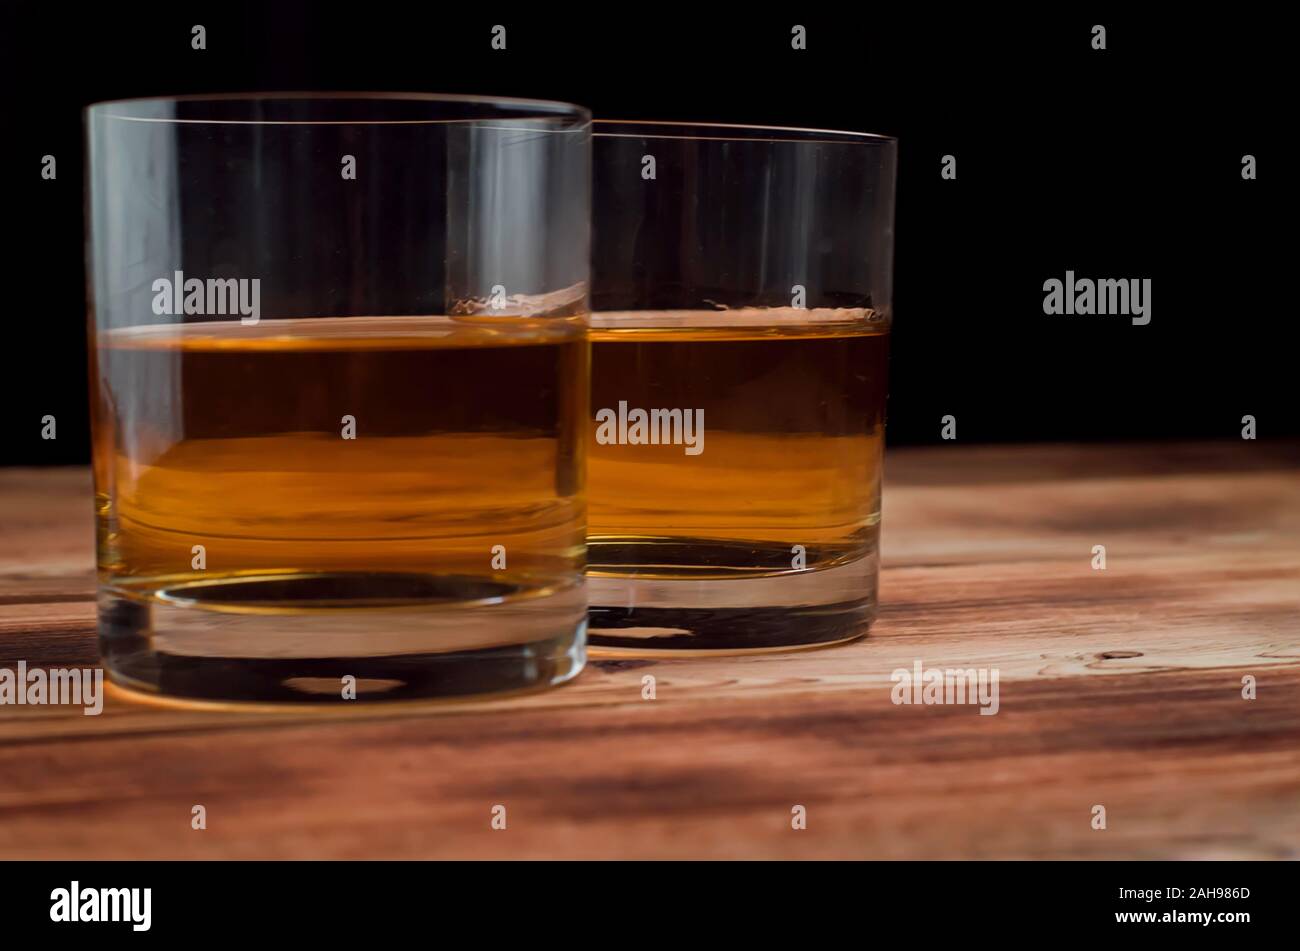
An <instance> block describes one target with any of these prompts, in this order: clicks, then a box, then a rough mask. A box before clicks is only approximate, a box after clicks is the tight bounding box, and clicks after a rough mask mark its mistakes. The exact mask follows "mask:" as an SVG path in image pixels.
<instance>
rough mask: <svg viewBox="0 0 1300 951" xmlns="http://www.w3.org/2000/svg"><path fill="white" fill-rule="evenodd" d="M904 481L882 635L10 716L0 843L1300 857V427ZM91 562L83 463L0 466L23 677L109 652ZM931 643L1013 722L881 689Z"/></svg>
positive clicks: (227, 852)
mask: <svg viewBox="0 0 1300 951" xmlns="http://www.w3.org/2000/svg"><path fill="white" fill-rule="evenodd" d="M887 472H888V482H887V487H886V496H885V539H884V563H885V569H884V571H883V576H882V583H881V597H882V601H883V610H882V614H881V617H880V620H879V622H878V624H877V626H876V627H875V628H874V629H873V631H872V635H871V637H870V638H868V639H867V640H864V641H861V642H858V643H856V644H854V645H851V646H848V647H841V648H833V649H827V650H819V651H810V652H805V653H796V654H788V655H764V656H757V657H746V658H714V659H695V660H671V661H668V660H656V661H644V660H637V661H597V662H594V663H592V664H591V665H590V666H589V667H588V669H587V670H586V671H585V672H584V673H583V674H582V676H581V677H579V678H578V679H577V681H576V682H574V683H572V684H570V685H568V686H566V687H563V688H561V689H559V690H555V691H551V692H548V693H544V694H537V695H533V696H530V697H525V698H518V699H513V700H499V701H496V702H490V703H477V704H466V705H460V706H454V707H443V708H440V709H439V710H437V711H435V712H430V711H429V710H428V709H427V708H425V709H420V710H411V709H403V710H400V711H393V710H384V709H380V710H378V711H356V710H354V711H351V712H350V715H343V714H319V713H300V712H294V713H261V712H259V713H239V714H222V713H211V712H197V711H188V710H172V709H162V708H158V707H151V706H144V705H140V704H137V703H133V702H131V701H129V700H127V699H125V698H123V697H121V696H110V697H109V698H108V700H107V703H106V705H105V710H104V713H103V715H101V716H98V717H87V716H83V715H82V713H81V710H80V708H68V707H32V706H22V707H17V706H0V776H3V777H4V781H3V782H0V857H6V858H15V857H23V858H134V857H140V858H177V857H180V858H207V857H219V858H255V857H267V858H287V857H307V858H360V857H406V858H416V857H439V858H442V857H474V858H491V857H511V856H514V857H530V858H541V857H548V856H555V857H655V858H667V857H728V858H756V857H788V858H812V857H837V858H854V857H871V858H940V857H943V858H976V857H978V858H990V857H1070V858H1092V857H1135V858H1156V857H1170V858H1212V857H1261V858H1263V857H1288V858H1297V857H1300V446H1297V445H1294V444H1269V443H1264V442H1245V441H1238V442H1225V443H1222V444H1216V445H1204V444H1203V445H1161V446H1121V447H1114V446H1099V447H1088V448H1081V447H1060V446H1057V447H1037V448H966V447H958V446H953V447H944V448H933V449H922V450H899V451H891V452H890V453H889V456H888V460H887ZM1094 545H1104V546H1105V548H1106V569H1105V570H1104V571H1102V570H1095V569H1094V568H1093V567H1092V565H1093V553H1092V550H1093V546H1094ZM92 551H93V548H92V537H91V500H90V496H89V479H88V475H87V473H86V471H84V470H81V469H55V470H30V469H29V470H8V471H3V472H0V665H7V666H14V665H16V663H17V661H19V660H25V661H27V662H28V664H29V665H30V664H43V665H49V666H81V665H92V664H94V663H95V662H96V650H95V641H94V635H93V630H94V611H95V605H94V599H93V573H92V567H91V566H92ZM916 660H921V661H922V662H923V664H924V665H925V667H926V668H930V667H936V668H972V667H974V668H997V669H998V670H999V672H1000V678H1001V679H1000V710H999V712H998V714H997V715H995V716H981V715H980V714H979V712H978V708H977V707H974V706H969V705H965V706H963V705H919V706H917V705H896V704H894V703H892V702H891V688H892V687H893V683H892V682H891V679H890V675H891V672H892V671H894V670H895V669H897V668H911V667H912V666H913V664H914V662H915V661H916ZM648 673H649V674H653V675H654V677H655V678H656V681H657V689H656V699H654V700H643V699H641V697H642V677H643V676H644V675H646V674H648ZM1246 675H1250V676H1253V677H1254V678H1255V680H1256V690H1257V696H1256V699H1253V700H1249V699H1244V698H1243V696H1242V692H1243V686H1242V678H1243V677H1244V676H1246ZM196 804H201V805H203V806H204V807H205V808H206V812H207V828H206V830H202V831H196V830H193V829H192V828H191V815H192V807H193V806H194V805H196ZM496 805H504V806H506V820H507V821H506V826H507V827H506V829H505V830H494V829H493V828H492V827H491V818H492V809H493V807H494V806H496ZM1097 805H1102V806H1104V807H1105V810H1106V828H1105V829H1104V830H1099V829H1094V828H1093V812H1094V806H1097ZM795 806H803V807H805V809H806V815H807V828H806V829H800V830H796V829H793V828H792V827H791V826H792V822H791V817H792V809H793V808H794V807H795Z"/></svg>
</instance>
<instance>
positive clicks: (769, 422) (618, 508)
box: [588, 309, 888, 651]
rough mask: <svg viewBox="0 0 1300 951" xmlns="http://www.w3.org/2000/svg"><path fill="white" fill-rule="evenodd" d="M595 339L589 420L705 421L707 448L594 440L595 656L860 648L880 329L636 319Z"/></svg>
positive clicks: (805, 315)
mask: <svg viewBox="0 0 1300 951" xmlns="http://www.w3.org/2000/svg"><path fill="white" fill-rule="evenodd" d="M592 326H593V329H592V395H591V399H592V410H593V413H597V414H599V412H600V411H601V409H602V408H604V409H606V410H609V411H610V412H611V413H612V412H618V411H619V410H621V412H622V416H623V417H626V416H628V415H630V414H631V412H632V409H631V408H638V409H643V410H645V411H647V413H649V412H650V411H652V410H654V409H660V410H678V409H679V410H681V411H683V413H689V412H691V411H699V415H698V417H697V418H699V419H700V420H702V423H703V427H702V428H703V432H702V434H701V437H700V440H699V441H700V443H701V446H702V449H701V451H700V452H699V453H698V454H691V453H689V452H687V451H686V450H687V448H689V447H688V445H687V441H686V440H685V439H682V440H673V439H671V438H668V437H669V436H671V433H667V434H666V435H665V438H661V439H658V440H657V441H656V442H650V441H649V440H645V441H641V440H636V439H621V440H620V439H611V438H606V439H603V440H600V439H597V438H595V430H594V429H593V434H592V437H591V438H590V439H589V443H588V451H589V458H590V465H589V530H588V535H589V563H590V569H589V575H590V578H591V581H592V588H591V590H592V605H593V610H592V631H591V642H592V643H593V644H594V645H603V646H605V647H614V648H633V649H637V650H642V651H646V650H650V651H653V650H658V649H664V650H677V649H683V648H685V649H699V648H703V649H718V650H750V649H764V648H771V647H777V646H790V645H791V644H796V645H797V644H814V643H825V642H828V641H836V640H844V639H848V638H850V637H854V636H857V635H859V634H861V633H863V632H864V631H865V630H866V625H867V623H868V622H869V620H870V614H871V612H872V610H873V609H874V603H875V559H876V548H877V538H878V526H879V520H880V477H881V450H882V438H883V430H884V414H885V392H886V388H885V385H886V358H887V341H888V321H887V319H885V318H884V317H883V316H882V315H879V314H876V313H874V312H872V311H870V310H865V309H855V310H816V311H811V310H794V309H791V310H749V311H719V312H713V311H707V312H669V313H660V312H634V313H617V314H596V315H593V317H592ZM616 408H617V409H616ZM606 418H609V414H608V413H607V415H606ZM662 418H663V417H662V416H661V419H662ZM625 428H627V427H625ZM652 428H653V427H652ZM659 428H660V429H664V428H665V427H664V426H660V427H659Z"/></svg>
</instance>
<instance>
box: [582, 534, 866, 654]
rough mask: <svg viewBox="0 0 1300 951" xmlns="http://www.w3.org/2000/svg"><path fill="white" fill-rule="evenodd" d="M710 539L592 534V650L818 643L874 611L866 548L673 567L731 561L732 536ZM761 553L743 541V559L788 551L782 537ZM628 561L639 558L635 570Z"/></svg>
mask: <svg viewBox="0 0 1300 951" xmlns="http://www.w3.org/2000/svg"><path fill="white" fill-rule="evenodd" d="M713 547H716V548H717V550H716V551H715V550H713V549H712V548H711V547H710V546H707V545H703V544H694V543H692V544H685V543H683V542H681V541H678V540H664V541H663V542H648V541H646V540H639V541H638V542H636V543H635V546H634V550H630V549H629V546H628V545H627V544H626V543H614V542H602V541H601V540H600V539H592V540H591V541H590V542H589V548H588V551H589V557H590V560H591V564H592V568H591V569H590V570H589V573H588V577H587V593H588V596H589V598H590V600H591V608H590V612H589V614H590V627H589V628H588V643H589V644H590V646H591V648H592V652H593V653H602V654H603V653H610V654H613V653H635V654H639V655H643V656H647V655H654V654H660V653H662V654H676V653H686V652H696V651H719V652H725V653H751V652H761V651H773V650H792V649H797V648H801V647H818V646H826V645H830V644H836V643H842V642H844V641H850V640H854V639H855V638H858V637H862V636H863V635H864V634H866V633H867V629H868V627H869V626H870V624H871V621H872V619H873V618H874V617H875V611H876V573H877V560H876V555H875V552H874V551H872V552H870V553H867V554H863V555H861V556H860V557H856V558H853V559H852V560H848V561H844V560H840V561H836V562H834V563H832V564H829V565H827V566H826V567H821V568H809V569H805V570H793V571H792V570H787V571H776V570H772V568H770V567H769V568H768V569H767V570H763V569H762V568H761V567H756V568H755V569H753V570H750V571H747V572H741V571H732V572H730V573H725V574H724V573H720V572H719V571H718V570H717V569H716V567H713V568H700V569H697V570H695V571H694V572H691V571H688V570H685V569H682V568H681V567H680V566H681V565H683V564H693V565H700V566H716V565H720V564H736V563H737V561H738V559H737V558H736V557H735V555H736V552H735V551H734V550H732V549H733V548H734V546H732V545H729V544H721V545H717V546H713ZM771 554H772V557H771V558H770V559H766V558H762V557H760V556H759V554H758V553H756V552H755V550H754V549H752V548H747V549H746V560H747V561H749V563H750V564H753V565H755V566H762V565H764V564H766V563H767V562H768V561H771V562H772V563H774V564H775V563H778V562H780V561H788V559H789V554H788V549H786V548H784V547H780V548H775V549H773V552H772V553H771ZM634 563H635V564H636V565H639V566H640V568H639V569H638V570H636V571H635V573H633V571H631V570H630V566H631V565H632V564H634ZM615 566H618V567H617V568H616V567H615ZM667 566H674V567H672V568H669V567H667Z"/></svg>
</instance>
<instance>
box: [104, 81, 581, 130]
mask: <svg viewBox="0 0 1300 951" xmlns="http://www.w3.org/2000/svg"><path fill="white" fill-rule="evenodd" d="M205 102H210V103H225V104H239V103H247V104H249V105H252V104H255V103H297V102H306V103H321V104H325V103H329V102H348V103H364V102H374V103H388V104H392V103H407V104H417V105H418V104H420V103H427V104H430V105H437V104H443V105H460V106H466V107H470V108H473V107H481V108H482V109H483V113H482V114H481V115H469V116H463V117H455V118H439V117H428V118H409V119H358V118H344V119H330V118H319V119H317V118H312V119H256V118H233V119H231V118H209V117H202V116H198V117H193V118H190V117H186V118H175V117H168V116H150V115H143V114H141V113H144V112H146V111H147V110H149V109H158V108H161V107H165V106H168V105H173V104H177V103H193V104H197V103H205ZM496 108H499V109H502V110H509V111H513V112H516V113H518V114H509V115H493V114H492V113H491V111H490V110H492V109H496ZM83 113H84V115H85V117H86V118H87V119H91V118H105V119H120V120H124V121H128V122H157V123H162V124H168V125H270V126H291V125H498V124H505V125H506V126H507V127H510V126H519V127H521V128H524V127H527V128H530V129H531V130H532V131H555V132H573V131H581V130H583V129H588V128H590V126H591V110H589V109H588V108H587V107H585V106H580V105H577V104H576V103H571V102H563V101H561V100H555V99H526V98H519V97H515V96H490V95H472V94H462V93H431V92H366V91H360V92H358V91H325V92H320V91H294V90H285V91H272V92H232V93H193V94H186V95H179V96H139V97H128V98H124V99H105V100H101V101H99V102H92V103H88V104H87V105H86V106H85V107H84V109H83ZM133 113H134V114H133ZM537 123H553V124H555V125H556V128H554V129H550V130H547V129H537V125H536V124H537Z"/></svg>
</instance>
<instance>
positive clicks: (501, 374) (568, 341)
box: [92, 317, 588, 700]
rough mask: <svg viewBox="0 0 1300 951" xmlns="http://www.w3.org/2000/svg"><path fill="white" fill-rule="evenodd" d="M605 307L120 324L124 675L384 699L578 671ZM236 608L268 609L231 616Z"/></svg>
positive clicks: (97, 376) (116, 628)
mask: <svg viewBox="0 0 1300 951" xmlns="http://www.w3.org/2000/svg"><path fill="white" fill-rule="evenodd" d="M583 323H584V322H583V321H582V319H581V318H574V319H568V318H565V319H557V318H547V319H538V320H525V319H523V318H514V319H495V320H494V319H488V318H474V317H465V318H460V317H456V318H453V317H397V318H380V317H361V318H328V319H297V320H267V319H264V320H261V321H260V322H258V323H257V324H255V325H251V326H246V325H241V324H238V323H232V322H221V323H192V324H183V325H172V326H162V327H159V326H150V327H133V328H124V329H119V330H113V331H109V332H107V333H102V332H101V334H100V335H99V337H98V340H97V347H96V349H95V353H94V360H93V367H92V374H93V377H94V379H93V384H94V393H95V396H96V398H97V399H96V405H95V407H94V410H95V412H96V414H97V417H98V419H97V420H96V429H95V431H96V433H97V444H96V446H95V472H96V489H97V505H98V526H99V532H98V536H99V570H100V574H101V576H102V584H103V590H104V591H106V592H108V594H107V595H106V597H107V598H108V600H109V601H110V602H112V603H110V604H108V605H107V608H108V610H107V611H106V612H105V618H106V620H105V622H104V624H103V627H102V630H101V633H102V635H103V638H104V645H105V653H106V657H107V658H108V662H109V665H110V669H112V670H113V671H114V674H115V676H116V677H117V678H118V679H119V680H121V681H125V682H127V683H128V684H129V685H132V686H136V687H139V688H141V689H162V690H163V692H166V693H169V694H179V695H187V696H196V697H202V696H204V695H205V694H206V693H207V692H208V691H209V690H211V691H212V692H213V694H214V695H221V696H226V697H229V696H230V692H229V682H230V681H231V680H232V679H238V680H240V681H241V682H246V683H247V684H248V685H249V686H248V688H247V690H246V691H245V694H244V698H245V699H307V700H312V699H318V698H320V699H337V698H338V696H339V693H340V690H339V684H340V678H342V677H345V676H348V675H351V676H353V677H355V678H357V679H358V680H359V682H360V683H361V684H362V689H363V692H364V691H366V690H369V691H370V692H371V693H373V694H376V695H377V694H380V693H384V694H388V695H393V696H425V695H438V696H446V695H452V694H456V693H477V692H482V691H484V690H492V689H513V688H516V687H523V686H530V685H532V684H533V683H534V682H536V681H538V680H543V681H546V682H554V681H556V680H560V679H564V678H565V677H567V676H569V675H570V674H571V673H572V672H575V671H576V669H577V666H574V655H575V653H576V652H577V651H578V650H579V649H580V641H581V638H580V634H581V629H582V626H583V624H584V623H585V610H584V594H583V590H582V586H583V576H582V571H583V565H584V505H585V499H584V458H583V457H584V450H585V427H586V419H587V415H588V411H587V396H586V386H585V384H586V377H587V372H588V348H587V342H586V339H585V336H584V330H585V328H584V326H583ZM557 604H559V605H563V606H567V608H566V610H565V612H562V613H564V614H565V616H566V617H569V619H570V620H569V622H568V624H567V626H565V627H564V629H563V630H559V631H557V630H556V629H555V625H554V618H555V617H556V613H555V611H556V605H557ZM543 607H544V610H539V608H543ZM234 615H239V616H240V618H241V622H249V621H256V623H241V624H239V625H237V626H235V625H227V624H223V619H224V618H229V617H232V616H234ZM543 617H545V620H542V618H543ZM232 631H237V632H238V633H237V634H236V633H232ZM575 644H576V645H577V647H575ZM462 661H463V663H462ZM577 664H578V666H580V660H578V661H577ZM570 668H571V669H570Z"/></svg>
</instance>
